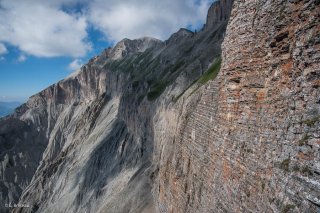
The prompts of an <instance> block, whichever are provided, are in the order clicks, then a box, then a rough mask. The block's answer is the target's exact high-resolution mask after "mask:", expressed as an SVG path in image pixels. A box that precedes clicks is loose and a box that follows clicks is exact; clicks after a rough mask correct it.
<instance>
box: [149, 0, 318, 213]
mask: <svg viewBox="0 0 320 213" xmlns="http://www.w3.org/2000/svg"><path fill="white" fill-rule="evenodd" d="M319 9H320V7H319V1H280V0H277V1H253V0H252V1H251V0H248V1H240V0H239V1H235V2H234V5H233V10H232V15H231V18H230V21H229V25H228V27H227V31H226V37H225V40H224V42H223V45H222V62H223V63H222V69H221V71H220V73H219V75H218V77H217V78H216V79H215V80H214V81H211V82H209V83H208V84H206V85H205V86H204V87H203V88H202V90H201V91H200V92H199V93H198V95H201V98H198V100H197V103H196V104H193V103H192V100H195V99H197V97H193V96H196V94H195V95H193V96H191V97H189V99H187V100H189V101H190V103H191V104H190V105H189V106H188V107H189V111H187V110H185V111H186V112H187V113H186V114H185V116H181V117H180V118H185V120H184V121H180V124H179V125H180V127H179V128H178V130H176V131H175V133H174V136H173V137H172V138H170V139H169V140H166V139H164V140H162V141H161V142H160V143H161V144H162V145H159V146H161V147H162V149H161V152H160V155H162V157H161V160H160V163H159V177H158V182H159V184H158V186H157V188H155V191H156V192H157V194H158V198H159V200H158V202H159V206H160V208H161V209H162V211H163V212H319V206H320V202H319V198H320V176H319V174H320V155H319V148H320V147H319V144H320V134H319V133H320V99H319V97H320V89H319V86H320V85H319V82H320V75H319V73H320V70H319V68H320V58H319V54H320V45H319V33H320V25H319V21H320V19H319ZM190 108H192V109H191V110H190ZM168 119H170V118H168ZM167 123H169V121H167Z"/></svg>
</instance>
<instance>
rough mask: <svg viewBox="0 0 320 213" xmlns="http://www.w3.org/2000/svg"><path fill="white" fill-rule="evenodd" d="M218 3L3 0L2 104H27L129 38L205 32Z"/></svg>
mask: <svg viewBox="0 0 320 213" xmlns="http://www.w3.org/2000/svg"><path fill="white" fill-rule="evenodd" d="M212 2H213V0H175V1H173V0H162V1H158V0H123V1H118V0H91V1H88V0H53V1H43V0H1V1H0V101H26V100H27V98H28V97H29V96H31V95H33V94H35V93H37V92H39V91H41V90H43V89H45V88H46V87H48V86H49V85H51V84H53V83H55V82H57V81H59V80H61V79H63V78H65V77H66V76H68V75H70V74H71V73H72V72H73V71H75V70H76V69H78V68H79V67H80V66H81V65H82V64H84V63H86V62H87V61H88V60H89V59H90V58H91V57H93V56H95V55H97V54H99V53H100V52H101V51H102V50H103V49H105V48H107V47H109V46H113V45H114V44H115V43H116V42H118V41H120V40H121V39H123V38H130V39H134V38H139V37H142V36H151V37H155V38H158V39H161V40H165V39H167V38H168V36H170V35H171V34H172V33H174V32H176V31H177V30H178V29H179V28H181V27H188V28H189V29H199V28H200V27H201V26H202V25H203V24H204V23H205V19H206V14H207V10H208V8H209V6H210V4H211V3H212Z"/></svg>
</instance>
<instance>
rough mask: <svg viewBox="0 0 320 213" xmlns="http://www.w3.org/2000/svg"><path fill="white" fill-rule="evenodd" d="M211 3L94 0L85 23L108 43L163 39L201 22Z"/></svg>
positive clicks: (183, 0) (179, 0) (195, 0)
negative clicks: (89, 24) (133, 39)
mask: <svg viewBox="0 0 320 213" xmlns="http://www.w3.org/2000/svg"><path fill="white" fill-rule="evenodd" d="M212 2H213V0H200V1H199V0H175V1H172V0H161V1H159V0H148V1H144V0H123V1H118V0H107V1H105V0H94V1H92V2H91V3H90V4H89V10H88V11H89V12H88V20H89V21H90V22H91V23H93V25H94V26H95V27H96V28H98V29H99V30H101V31H102V32H104V33H105V35H106V36H107V38H109V39H111V40H115V41H117V40H120V39H122V38H124V37H126V38H138V37H142V36H151V37H156V38H159V39H166V38H168V36H169V35H170V34H171V33H173V32H175V31H177V30H178V29H179V28H180V27H186V26H192V27H197V26H198V25H199V23H204V22H205V19H206V14H207V10H208V8H209V6H210V4H211V3H212Z"/></svg>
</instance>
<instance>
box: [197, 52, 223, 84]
mask: <svg viewBox="0 0 320 213" xmlns="http://www.w3.org/2000/svg"><path fill="white" fill-rule="evenodd" d="M221 61H222V60H221V57H219V58H218V59H217V60H216V61H215V62H214V63H213V64H212V65H211V67H210V68H209V69H208V70H207V71H206V72H205V73H204V74H203V75H202V76H201V77H200V78H199V80H198V82H199V83H201V84H205V83H207V82H208V81H209V80H213V79H215V78H216V77H217V75H218V73H219V71H220V68H221Z"/></svg>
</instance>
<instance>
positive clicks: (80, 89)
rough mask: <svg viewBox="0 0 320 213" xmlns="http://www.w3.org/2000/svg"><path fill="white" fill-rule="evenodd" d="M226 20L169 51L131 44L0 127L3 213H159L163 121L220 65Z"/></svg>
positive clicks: (171, 44)
mask: <svg viewBox="0 0 320 213" xmlns="http://www.w3.org/2000/svg"><path fill="white" fill-rule="evenodd" d="M213 7H217V9H216V10H214V11H220V13H224V11H228V10H226V9H225V8H222V7H221V5H219V4H215V6H213ZM230 10H231V8H229V11H230ZM227 16H228V14H225V15H224V18H221V19H216V21H215V22H214V23H208V24H207V25H206V27H205V28H204V29H203V30H201V31H200V32H198V33H194V32H191V31H189V30H186V29H180V30H179V31H178V32H176V33H175V34H173V35H172V36H171V37H170V38H169V39H168V40H167V41H164V42H162V41H159V40H157V39H153V38H141V39H136V40H129V39H124V40H122V41H120V42H119V43H118V44H117V45H116V46H115V47H114V48H109V49H106V50H105V51H104V52H103V53H101V55H99V56H97V57H95V58H93V59H91V60H90V62H89V63H88V64H86V65H85V66H83V67H82V68H81V69H80V70H78V71H77V72H75V73H73V74H72V75H71V76H70V77H68V78H66V79H64V80H62V81H60V82H58V83H56V84H54V85H52V86H50V87H49V88H47V89H45V90H43V91H42V92H40V93H38V94H36V95H34V96H32V97H31V98H30V99H29V100H28V102H27V103H26V104H24V105H22V106H20V107H19V108H18V109H16V112H15V113H14V114H13V115H10V116H9V117H6V118H4V119H2V120H1V123H0V134H1V135H0V142H1V143H2V144H4V148H2V147H1V158H0V161H1V162H2V164H3V165H4V166H3V167H2V168H3V170H1V172H2V174H3V176H1V178H0V183H1V184H0V188H1V192H2V197H0V198H1V205H2V207H4V204H8V203H12V204H14V203H20V204H26V205H29V206H30V207H29V208H15V209H12V210H13V212H155V211H156V210H157V209H158V206H157V201H156V200H155V198H156V196H153V195H152V189H153V187H154V183H155V182H156V181H157V180H156V179H157V175H158V173H157V171H158V165H157V164H156V163H154V161H153V160H154V159H155V158H154V156H156V154H155V153H158V147H155V140H156V139H155V135H156V134H158V132H157V133H156V134H155V132H156V131H157V128H155V125H158V124H161V123H162V121H163V118H164V117H163V118H162V117H161V116H160V117H158V115H159V113H164V114H166V116H167V115H169V114H167V113H166V112H167V111H168V113H169V110H170V109H171V108H175V103H176V104H177V105H181V103H180V102H179V97H181V96H182V95H183V94H184V91H186V90H187V88H189V87H190V85H194V86H197V85H200V83H199V82H198V81H197V79H199V78H201V76H202V75H203V74H204V73H205V72H206V71H207V69H208V68H209V67H211V64H212V63H213V62H215V61H217V60H218V58H219V57H220V54H221V43H222V40H223V35H224V33H225V30H226V25H227V21H228V20H227V18H225V17H227ZM9 124H10V125H11V126H10V125H9ZM163 133H164V132H161V134H163ZM164 134H165V133H164ZM20 152H21V153H22V154H20ZM17 156H18V157H17ZM26 171H27V172H26ZM25 172H26V173H25ZM1 210H3V211H8V208H2V209H1Z"/></svg>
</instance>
